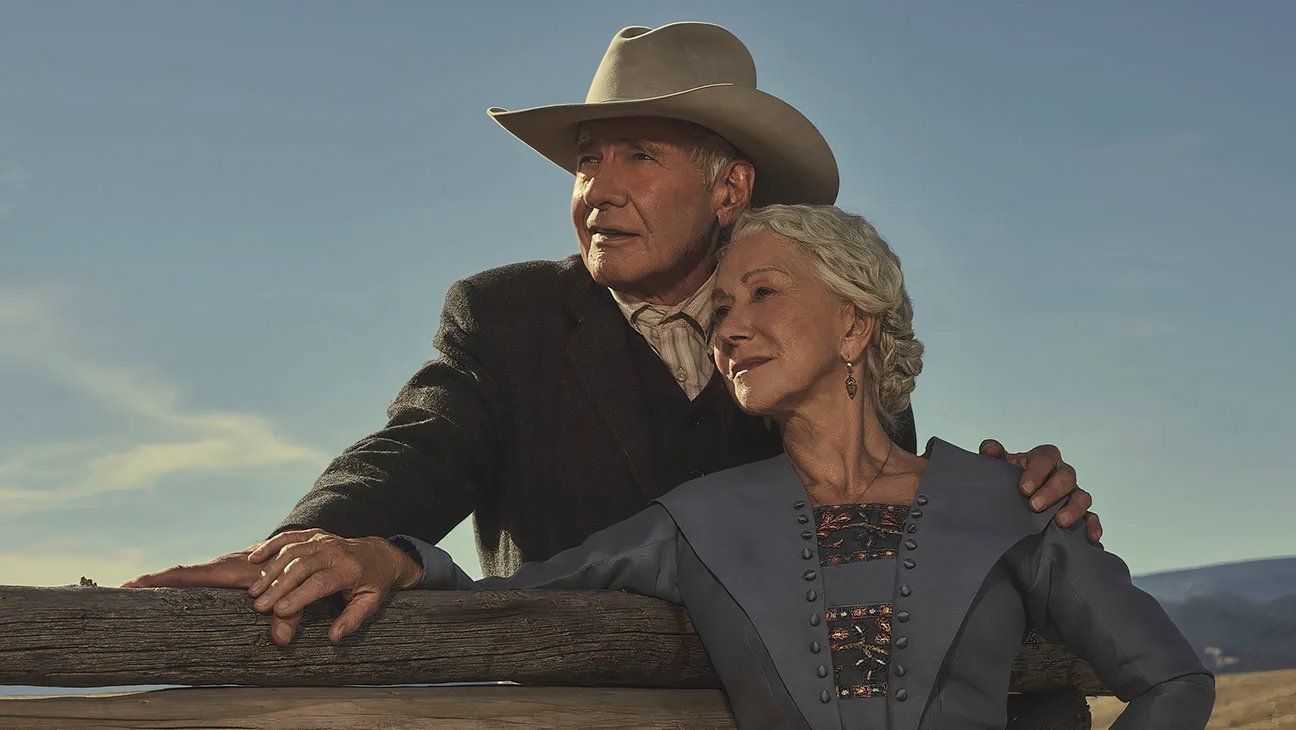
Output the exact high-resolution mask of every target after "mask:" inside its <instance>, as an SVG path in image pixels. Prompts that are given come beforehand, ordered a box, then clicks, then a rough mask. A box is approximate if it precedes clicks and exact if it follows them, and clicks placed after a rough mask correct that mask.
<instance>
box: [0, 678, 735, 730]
mask: <svg viewBox="0 0 1296 730" xmlns="http://www.w3.org/2000/svg"><path fill="white" fill-rule="evenodd" d="M0 727H3V728H95V729H96V730H98V729H99V728H195V727H202V728H214V727H219V728H275V729H276V730H296V729H301V730H306V729H309V730H317V729H319V728H329V729H330V730H342V729H343V728H346V729H348V730H350V729H352V728H355V729H359V728H368V729H375V728H393V727H399V728H456V727H462V728H504V727H507V728H552V727H573V728H575V727H580V728H584V727H606V728H614V727H615V728H621V727H634V728H707V730H711V729H712V728H715V729H716V730H722V729H723V728H733V727H735V723H734V720H733V715H732V714H730V712H729V705H728V703H727V702H726V701H725V696H724V693H723V692H720V691H719V690H714V689H610V688H597V687H584V688H574V687H329V688H321V687H203V688H200V689H167V690H159V691H156V692H134V693H130V694H121V695H113V696H106V697H40V698H31V699H26V698H24V699H10V698H0Z"/></svg>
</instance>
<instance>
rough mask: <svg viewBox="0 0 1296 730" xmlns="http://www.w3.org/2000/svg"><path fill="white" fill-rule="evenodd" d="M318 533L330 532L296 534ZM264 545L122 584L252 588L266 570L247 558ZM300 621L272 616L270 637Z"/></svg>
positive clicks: (293, 628) (289, 633) (287, 632)
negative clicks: (262, 570) (262, 569)
mask: <svg viewBox="0 0 1296 730" xmlns="http://www.w3.org/2000/svg"><path fill="white" fill-rule="evenodd" d="M316 533H321V534H327V533H324V531H323V530H299V531H297V532H295V533H294V534H295V535H298V536H299V537H298V539H305V538H309V537H310V536H311V535H313V534H316ZM272 539H273V538H272ZM267 542H268V541H267ZM264 544H266V543H265V542H259V543H257V544H255V545H249V546H248V547H247V548H246V549H244V550H240V551H238V552H236V553H230V554H229V555H222V556H221V557H219V558H213V559H212V560H208V561H207V562H205V563H199V564H197V565H177V566H175V567H174V568H167V569H166V570H159V571H157V572H156V573H147V574H145V575H141V576H139V577H137V578H133V579H131V580H128V581H126V582H125V583H122V584H121V587H122V588H250V587H251V586H252V584H253V583H256V581H257V579H258V578H260V577H261V576H262V575H263V573H262V572H261V566H259V565H257V564H255V563H252V562H250V561H248V556H249V555H251V554H252V553H253V552H254V551H255V550H256V549H257V548H258V547H261V546H262V545H264ZM299 623H301V616H300V615H297V616H293V617H289V618H287V619H281V618H279V617H277V616H271V617H270V636H271V637H276V636H280V635H284V636H287V637H289V638H291V637H292V635H293V633H294V632H295V631H296V630H297V624H299ZM276 643H279V644H280V645H284V644H287V643H288V641H287V640H284V641H282V642H279V641H277V640H276Z"/></svg>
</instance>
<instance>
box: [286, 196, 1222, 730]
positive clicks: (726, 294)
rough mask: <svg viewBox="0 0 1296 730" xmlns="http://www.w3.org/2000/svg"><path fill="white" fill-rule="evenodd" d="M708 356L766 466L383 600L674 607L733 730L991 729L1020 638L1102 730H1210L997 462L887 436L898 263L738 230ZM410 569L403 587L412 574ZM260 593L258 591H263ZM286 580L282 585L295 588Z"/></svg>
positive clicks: (886, 254)
mask: <svg viewBox="0 0 1296 730" xmlns="http://www.w3.org/2000/svg"><path fill="white" fill-rule="evenodd" d="M714 298H715V304H716V322H715V326H714V336H713V342H714V355H715V359H716V364H717V367H718V369H719V371H720V372H721V373H722V374H723V376H724V377H725V378H726V379H727V380H728V382H729V387H730V389H731V392H732V394H733V396H734V398H735V399H737V401H738V403H739V404H740V405H741V407H742V409H743V410H744V411H747V412H749V413H757V414H764V415H767V416H769V417H771V418H773V419H774V420H776V421H777V422H778V423H779V425H780V426H781V433H782V436H783V439H784V443H785V446H786V454H783V455H779V456H777V457H774V458H772V459H769V460H766V461H761V462H757V463H753V464H748V465H746V466H741V467H737V468H734V469H730V470H727V471H724V472H719V473H716V474H712V475H710V476H706V477H703V478H701V479H697V480H695V481H692V482H689V483H686V484H684V485H682V486H680V487H678V488H676V489H675V490H673V491H671V492H670V493H668V494H666V495H664V496H663V497H661V498H660V499H658V500H656V501H655V502H654V503H653V504H652V505H651V506H649V507H648V508H647V509H645V510H644V511H642V512H640V513H639V514H638V515H636V516H634V517H631V518H630V519H627V520H625V521H623V522H620V523H618V524H616V525H613V526H612V527H609V528H607V529H606V530H603V531H602V532H599V533H597V534H595V535H593V536H592V537H590V538H589V539H588V540H587V541H586V542H585V543H584V544H582V545H581V546H579V547H576V548H573V549H571V550H567V551H565V552H563V553H560V554H558V555H557V556H555V557H554V558H552V559H550V560H548V561H545V562H542V563H528V564H526V565H524V566H523V567H522V568H521V569H520V570H518V572H517V573H516V574H515V575H513V576H511V577H509V578H489V579H486V580H481V581H477V582H475V583H474V582H473V581H471V580H469V579H468V577H467V576H466V575H465V574H464V573H463V572H462V571H461V570H459V568H458V567H457V566H455V565H454V563H453V562H452V561H451V559H450V557H449V556H448V555H447V554H446V553H445V552H443V551H441V550H439V549H437V548H436V547H434V546H432V545H428V544H426V543H422V542H420V541H418V540H416V539H413V538H407V537H400V536H398V537H395V538H392V543H391V544H394V545H397V546H400V547H402V548H403V550H404V552H402V551H401V550H396V549H394V548H392V547H390V545H389V543H386V542H381V543H379V544H380V545H382V546H384V547H385V548H386V549H385V550H384V549H378V550H375V551H373V553H372V554H373V556H374V557H373V558H372V559H373V560H374V561H378V562H382V563H383V564H384V565H385V566H386V575H388V576H390V583H391V584H392V585H394V586H397V587H415V586H417V587H421V588H433V589H459V590H465V589H498V588H625V589H629V590H632V591H636V592H638V593H643V594H646V595H650V596H657V597H658V598H663V599H666V600H669V601H674V602H677V603H682V604H683V605H684V606H685V607H686V608H687V609H688V611H689V613H690V614H691V616H692V618H693V623H694V625H695V626H696V627H697V631H698V634H699V635H700V636H701V638H702V641H703V643H704V644H705V646H706V648H707V651H708V652H709V654H710V657H711V660H712V662H713V663H714V664H715V668H716V671H717V672H718V674H719V676H720V678H721V680H722V682H723V683H724V687H725V690H726V691H727V692H728V694H729V698H730V704H731V706H732V707H733V711H734V714H735V716H736V717H737V720H738V723H739V725H741V726H742V727H787V726H795V727H806V726H809V727H815V728H827V727H851V728H965V727H1003V725H1004V724H1005V722H1006V720H1007V718H1006V717H1005V714H1006V709H1005V708H1006V700H1007V695H1008V681H1009V673H1010V668H1011V665H1012V661H1013V658H1014V656H1016V654H1017V651H1018V649H1019V647H1020V645H1021V641H1022V638H1023V636H1024V635H1025V633H1026V631H1027V630H1028V629H1030V628H1034V629H1037V630H1038V631H1040V632H1041V633H1043V634H1045V635H1047V636H1050V637H1052V638H1055V639H1057V640H1059V641H1061V642H1063V643H1064V644H1065V645H1066V646H1067V647H1069V648H1070V649H1071V650H1072V651H1074V652H1075V653H1076V654H1078V655H1080V656H1082V657H1084V658H1085V659H1087V660H1088V661H1089V662H1090V664H1092V665H1093V668H1094V670H1095V671H1096V672H1097V674H1098V676H1099V677H1100V678H1101V679H1102V680H1103V682H1104V683H1105V684H1106V685H1107V687H1109V688H1110V689H1111V690H1112V691H1113V692H1115V694H1116V695H1117V696H1119V697H1120V698H1122V699H1124V700H1127V701H1129V702H1130V704H1129V707H1128V708H1127V709H1126V710H1125V712H1124V713H1123V714H1122V715H1121V717H1120V719H1119V720H1118V721H1117V723H1116V725H1115V727H1119V728H1132V727H1140V728H1143V727H1148V728H1173V729H1174V730H1186V729H1189V728H1201V727H1204V726H1205V724H1206V720H1207V718H1208V717H1209V715H1210V710H1211V705H1212V702H1213V699H1214V680H1213V678H1212V676H1211V675H1210V673H1208V672H1207V671H1206V669H1205V668H1204V667H1203V666H1202V664H1201V662H1200V661H1199V659H1198V658H1197V656H1196V654H1195V653H1194V652H1193V650H1192V647H1190V646H1189V645H1188V643H1187V641H1185V640H1184V638H1183V637H1182V636H1181V635H1180V634H1179V632H1178V631H1177V630H1176V629H1175V626H1174V624H1173V623H1171V621H1170V619H1169V618H1167V617H1166V615H1165V613H1164V612H1163V611H1162V610H1161V608H1160V606H1159V605H1158V604H1157V602H1156V601H1155V600H1154V599H1152V598H1151V597H1150V596H1148V595H1147V594H1145V593H1143V592H1142V591H1139V590H1138V589H1136V588H1134V587H1133V586H1132V585H1131V583H1130V578H1129V572H1128V570H1127V569H1126V567H1125V564H1124V563H1123V562H1121V560H1120V559H1118V558H1117V557H1115V556H1113V555H1111V554H1109V553H1107V552H1104V551H1103V549H1102V548H1101V547H1100V546H1096V545H1093V544H1091V543H1089V542H1088V541H1087V540H1086V539H1085V536H1084V532H1083V528H1082V527H1079V526H1076V527H1072V528H1070V529H1064V528H1059V527H1058V526H1057V525H1055V524H1053V523H1052V519H1051V518H1052V515H1053V513H1054V512H1055V511H1056V509H1057V507H1054V508H1052V509H1050V510H1046V511H1044V512H1043V513H1035V512H1033V511H1032V510H1031V509H1030V508H1029V506H1028V505H1027V503H1026V498H1025V497H1023V496H1022V495H1021V493H1020V492H1019V491H1018V490H1017V489H1016V484H1017V479H1018V476H1019V473H1018V471H1017V469H1016V467H1013V466H1011V465H1009V464H1007V463H1005V462H1002V461H996V460H993V459H988V458H984V457H981V456H978V455H976V454H972V453H969V452H967V451H963V450H962V449H959V448H957V447H955V446H952V445H950V444H948V443H945V442H943V441H939V440H934V445H933V448H932V449H931V451H930V458H929V459H923V458H920V457H917V456H914V455H912V454H909V453H907V452H905V451H903V450H900V449H896V448H894V446H893V444H892V443H891V441H890V439H889V438H888V437H887V435H886V431H885V429H884V424H885V423H886V422H887V421H888V419H890V418H891V417H892V415H893V414H895V413H898V412H901V411H903V410H904V409H905V407H906V406H907V405H908V402H909V394H910V393H911V392H912V390H913V387H914V377H915V376H916V375H917V374H918V372H919V371H920V370H921V369H922V351H923V348H922V344H921V343H920V342H919V341H918V340H916V339H914V333H913V329H912V326H911V322H912V318H913V310H912V307H911V305H910V301H909V297H908V295H907V294H906V293H905V289H904V282H903V277H902V275H901V271H900V264H899V262H898V261H897V260H896V257H895V256H894V254H892V252H891V250H890V249H889V248H888V247H887V245H886V243H885V242H884V241H883V240H882V239H881V238H880V237H879V236H878V235H877V232H876V231H874V229H873V227H872V226H871V225H869V223H868V222H867V221H865V220H864V219H863V218H860V217H858V216H854V215H849V214H847V213H843V212H842V211H840V210H838V209H837V208H834V207H809V206H771V207H769V208H764V209H761V210H758V211H754V212H751V213H749V214H747V215H746V216H745V217H744V218H742V219H741V220H740V221H739V222H738V224H737V226H736V227H735V230H734V232H733V238H732V243H731V244H730V245H729V246H728V248H727V250H726V252H725V255H724V256H723V258H722V260H721V262H720V265H719V269H718V270H717V273H716V285H715V294H714ZM420 563H421V565H420ZM274 577H275V576H268V578H267V581H268V580H270V579H273V578H274ZM303 578H304V576H303V575H297V576H294V577H293V578H292V579H291V582H293V583H295V582H297V581H300V580H302V579H303Z"/></svg>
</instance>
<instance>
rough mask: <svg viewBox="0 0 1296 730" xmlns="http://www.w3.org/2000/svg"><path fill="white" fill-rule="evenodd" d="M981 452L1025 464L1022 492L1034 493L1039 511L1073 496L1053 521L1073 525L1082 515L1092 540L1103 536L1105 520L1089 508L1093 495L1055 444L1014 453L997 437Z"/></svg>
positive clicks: (1033, 503)
mask: <svg viewBox="0 0 1296 730" xmlns="http://www.w3.org/2000/svg"><path fill="white" fill-rule="evenodd" d="M981 454H982V455H983V456H989V457H992V458H995V459H1003V460H1004V461H1008V462H1011V463H1013V464H1016V465H1017V466H1019V467H1021V468H1022V470H1023V471H1022V477H1021V482H1020V484H1019V486H1020V487H1021V490H1022V494H1025V495H1026V496H1028V497H1030V498H1031V499H1030V505H1031V509H1033V510H1035V511H1036V512H1039V511H1041V510H1043V509H1046V508H1048V507H1050V506H1052V505H1054V504H1057V503H1058V502H1059V501H1061V500H1062V498H1064V497H1066V496H1068V495H1069V496H1070V497H1071V500H1070V501H1069V502H1067V503H1066V505H1065V506H1064V507H1062V509H1060V510H1058V513H1057V515H1055V516H1054V518H1053V521H1054V522H1056V523H1057V525H1058V527H1070V526H1071V525H1073V524H1075V521H1076V520H1078V519H1082V518H1083V519H1084V521H1085V534H1086V535H1087V536H1088V537H1089V541H1090V542H1098V541H1099V540H1101V539H1102V534H1103V530H1102V522H1101V521H1100V520H1099V519H1098V515H1096V514H1094V513H1092V512H1090V511H1089V508H1090V507H1092V506H1093V495H1091V494H1089V493H1088V492H1086V491H1085V490H1083V489H1081V488H1080V487H1079V486H1078V485H1077V484H1076V471H1075V469H1074V468H1073V467H1072V466H1071V465H1070V464H1068V463H1066V462H1065V461H1062V452H1061V451H1058V447H1056V446H1053V445H1051V444H1047V445H1044V446H1036V447H1035V448H1033V449H1031V450H1030V451H1027V452H1026V453H1024V454H1010V453H1008V451H1007V450H1006V449H1004V447H1003V444H1001V443H999V442H998V441H995V440H994V439H986V440H985V441H982V442H981Z"/></svg>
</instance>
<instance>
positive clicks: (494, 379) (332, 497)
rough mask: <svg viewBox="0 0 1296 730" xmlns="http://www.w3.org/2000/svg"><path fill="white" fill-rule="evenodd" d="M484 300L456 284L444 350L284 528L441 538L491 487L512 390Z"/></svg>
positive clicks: (440, 344) (445, 315) (439, 343)
mask: <svg viewBox="0 0 1296 730" xmlns="http://www.w3.org/2000/svg"><path fill="white" fill-rule="evenodd" d="M483 299H484V298H483V297H482V296H480V294H479V293H478V291H477V290H476V288H475V287H473V286H472V285H471V284H470V283H468V282H464V281H460V282H457V283H456V284H455V285H453V286H452V287H451V288H450V290H449V292H448V293H447V294H446V300H445V306H444V307H443V308H442V312H441V327H440V330H439V331H438V333H437V336H436V340H435V343H434V344H435V345H436V348H437V350H438V351H439V352H440V357H438V358H437V359H436V360H433V361H432V362H429V363H427V364H426V365H424V366H423V368H422V369H420V370H419V371H418V372H417V373H415V374H414V376H413V378H411V379H410V381H409V382H408V383H406V384H405V387H404V388H402V389H401V391H400V393H399V394H398V395H397V396H396V399H395V401H393V402H392V404H391V406H390V408H388V410H387V416H388V420H387V425H386V426H384V427H383V428H382V429H381V430H379V431H377V432H376V433H374V434H372V435H370V436H368V437H366V438H364V439H361V440H360V441H359V442H357V443H356V444H355V445H353V446H351V447H350V448H348V449H346V450H345V451H344V452H342V454H341V455H340V456H338V457H337V458H336V459H334V460H333V462H332V463H330V464H329V466H328V468H327V469H326V470H325V471H324V473H323V475H321V476H320V478H319V479H318V480H317V481H316V482H315V486H314V487H313V488H312V489H311V490H310V491H309V492H307V493H306V495H305V496H303V497H302V498H301V500H300V501H299V502H298V503H297V506H296V507H294V508H293V510H292V512H291V513H290V514H289V515H288V516H287V517H286V518H285V519H284V520H283V522H282V523H281V524H280V525H279V527H278V528H276V529H275V532H276V533H278V532H282V531H284V530H288V529H300V528H304V527H319V528H322V529H325V530H328V531H329V532H333V533H335V534H338V535H342V536H344V537H356V536H362V535H392V534H396V533H407V534H410V535H415V536H417V537H419V538H422V539H424V540H427V541H428V542H433V543H435V542H437V541H438V540H440V539H441V538H442V537H444V536H445V535H446V533H448V532H449V531H450V530H451V529H452V528H453V527H454V526H455V525H457V524H458V523H459V522H460V521H462V520H463V519H464V518H465V517H467V516H468V515H469V514H470V513H471V512H472V511H473V509H474V506H475V504H476V502H477V500H478V499H481V498H482V496H483V495H487V494H490V493H492V486H491V485H493V484H494V482H495V474H494V471H493V465H494V464H495V463H496V462H497V461H498V454H499V451H500V448H499V443H500V430H501V424H502V423H506V422H507V420H506V419H507V418H508V413H509V409H510V408H511V405H510V404H511V399H510V397H509V393H508V392H506V389H505V388H503V387H501V385H500V384H501V382H507V381H506V379H505V378H504V377H503V374H502V364H501V363H502V362H503V361H504V360H505V358H504V357H503V356H502V355H501V353H500V351H499V349H498V348H497V347H495V346H493V345H492V344H491V342H490V340H489V332H490V331H491V328H490V327H488V326H485V325H484V323H485V322H486V321H488V319H489V318H488V316H487V315H486V313H485V312H484V311H483V310H484V306H483V304H482V300H483Z"/></svg>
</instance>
